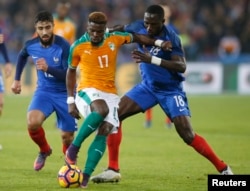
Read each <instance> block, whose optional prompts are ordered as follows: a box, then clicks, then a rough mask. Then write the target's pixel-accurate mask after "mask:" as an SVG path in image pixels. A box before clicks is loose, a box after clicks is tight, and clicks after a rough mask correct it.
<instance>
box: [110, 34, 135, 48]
mask: <svg viewBox="0 0 250 191" xmlns="http://www.w3.org/2000/svg"><path fill="white" fill-rule="evenodd" d="M111 36H114V38H115V40H116V44H118V46H121V45H123V44H129V43H132V42H133V35H132V34H131V33H129V32H113V33H111Z"/></svg>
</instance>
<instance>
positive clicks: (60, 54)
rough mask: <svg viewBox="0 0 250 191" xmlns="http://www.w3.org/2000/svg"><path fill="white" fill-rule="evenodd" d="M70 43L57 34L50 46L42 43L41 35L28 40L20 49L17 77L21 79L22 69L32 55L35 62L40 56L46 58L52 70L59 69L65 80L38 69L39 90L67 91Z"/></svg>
mask: <svg viewBox="0 0 250 191" xmlns="http://www.w3.org/2000/svg"><path fill="white" fill-rule="evenodd" d="M69 48H70V45H69V43H68V42H67V41H66V40H64V39H63V38H62V37H60V36H57V35H55V39H54V42H53V43H52V44H51V46H49V47H46V48H45V47H43V46H42V45H41V43H40V40H39V37H36V38H34V39H31V40H28V41H27V42H26V43H25V46H24V47H23V49H22V50H21V51H20V53H19V55H18V61H17V72H16V76H15V79H16V80H20V78H21V73H22V70H23V68H24V66H25V64H26V62H27V58H28V57H29V56H30V57H31V58H32V60H33V63H34V64H35V65H36V61H37V60H38V59H39V58H44V59H45V60H46V62H47V64H48V67H49V68H51V69H52V70H54V71H55V70H57V71H58V73H62V74H63V75H64V77H63V80H62V79H59V78H56V77H55V76H53V75H52V74H51V73H48V72H44V71H42V70H37V90H46V91H50V92H61V91H63V92H65V91H66V84H65V77H66V71H67V67H68V63H67V61H68V55H69Z"/></svg>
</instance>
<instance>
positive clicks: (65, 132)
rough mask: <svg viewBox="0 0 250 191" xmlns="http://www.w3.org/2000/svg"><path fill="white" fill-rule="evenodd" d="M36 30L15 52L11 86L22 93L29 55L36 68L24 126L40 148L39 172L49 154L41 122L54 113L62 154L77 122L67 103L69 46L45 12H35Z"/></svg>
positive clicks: (37, 166) (72, 135)
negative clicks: (23, 75) (33, 86)
mask: <svg viewBox="0 0 250 191" xmlns="http://www.w3.org/2000/svg"><path fill="white" fill-rule="evenodd" d="M35 29H36V33H37V34H38V36H37V37H35V38H33V39H31V40H28V41H27V42H26V43H25V46H24V47H23V48H22V50H21V51H20V53H19V55H18V59H17V66H16V74H15V80H14V82H13V84H12V87H11V89H12V91H13V92H14V93H15V94H20V93H21V81H20V80H21V74H22V72H23V69H24V67H25V64H26V63H27V59H28V57H29V56H31V58H32V59H33V62H34V63H35V66H36V69H37V88H36V91H35V93H34V95H33V98H32V100H31V103H30V105H29V108H28V113H27V126H28V132H29V136H30V137H31V139H32V140H33V141H34V142H35V143H36V144H37V145H38V147H39V148H40V152H39V154H38V157H37V158H36V160H35V162H34V170H36V171H39V170H41V169H42V168H43V166H44V164H45V160H46V158H47V157H48V156H49V155H50V154H51V153H52V149H51V146H50V145H49V144H48V142H47V140H46V136H45V131H44V129H43V127H42V125H43V122H44V121H45V120H46V119H47V118H48V117H49V116H50V115H51V114H52V113H53V112H55V113H56V117H57V124H58V127H59V128H60V129H61V138H62V145H63V146H62V151H63V153H64V154H65V152H66V150H67V148H68V146H69V145H70V143H71V142H72V140H73V138H74V131H76V129H77V124H76V120H75V119H74V118H73V117H72V116H71V115H70V114H69V113H68V105H67V103H66V99H67V90H66V72H67V68H68V55H69V48H70V45H69V43H68V42H67V41H66V40H65V39H63V38H62V37H60V36H57V35H54V33H53V29H54V22H53V17H52V14H51V13H49V12H47V11H41V12H39V13H38V14H37V15H36V17H35Z"/></svg>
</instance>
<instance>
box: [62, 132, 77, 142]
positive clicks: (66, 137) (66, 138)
mask: <svg viewBox="0 0 250 191" xmlns="http://www.w3.org/2000/svg"><path fill="white" fill-rule="evenodd" d="M61 137H62V143H63V144H64V145H70V144H71V143H72V141H73V139H74V133H73V132H62V135H61Z"/></svg>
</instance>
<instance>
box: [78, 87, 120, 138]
mask: <svg viewBox="0 0 250 191" xmlns="http://www.w3.org/2000/svg"><path fill="white" fill-rule="evenodd" d="M79 94H80V95H79ZM98 99H103V100H105V102H106V103H107V105H108V107H109V114H108V115H107V116H106V118H105V119H104V121H107V122H109V123H110V124H112V125H113V129H112V130H111V133H116V132H117V128H118V127H119V118H118V108H119V102H120V97H119V96H118V95H116V94H112V93H105V92H103V91H100V90H97V89H95V88H85V89H82V90H81V91H80V92H78V93H77V94H76V98H75V104H76V107H77V109H78V111H79V112H80V114H81V115H82V116H83V117H84V118H86V117H87V116H88V115H89V114H90V113H91V110H90V104H91V103H92V102H93V101H95V100H98Z"/></svg>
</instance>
